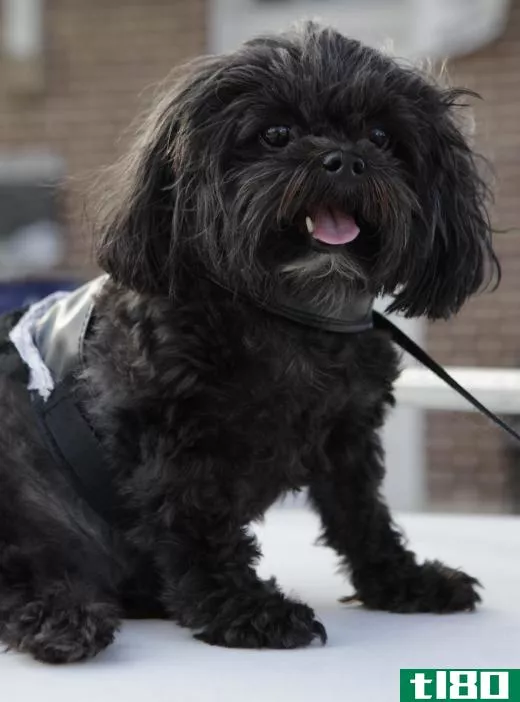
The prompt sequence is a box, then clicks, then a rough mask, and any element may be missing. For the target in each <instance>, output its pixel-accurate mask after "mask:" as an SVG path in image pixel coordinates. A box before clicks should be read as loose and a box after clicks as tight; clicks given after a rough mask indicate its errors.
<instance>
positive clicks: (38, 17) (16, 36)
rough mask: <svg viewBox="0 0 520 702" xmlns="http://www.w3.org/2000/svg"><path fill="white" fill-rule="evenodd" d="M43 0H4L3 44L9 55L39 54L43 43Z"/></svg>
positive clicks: (17, 57) (25, 55)
mask: <svg viewBox="0 0 520 702" xmlns="http://www.w3.org/2000/svg"><path fill="white" fill-rule="evenodd" d="M42 4H43V3H42V0H3V4H2V10H3V14H4V31H3V44H4V51H5V53H6V54H7V55H8V56H12V57H13V58H16V59H27V58H32V57H34V56H38V55H39V54H40V53H41V51H42V45H43V6H42Z"/></svg>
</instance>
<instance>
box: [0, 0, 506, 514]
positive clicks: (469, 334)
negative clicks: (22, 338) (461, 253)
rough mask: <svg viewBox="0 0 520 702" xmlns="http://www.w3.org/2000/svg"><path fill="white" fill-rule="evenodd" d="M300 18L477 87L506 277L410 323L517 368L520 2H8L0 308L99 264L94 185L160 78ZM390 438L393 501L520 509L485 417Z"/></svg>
mask: <svg viewBox="0 0 520 702" xmlns="http://www.w3.org/2000/svg"><path fill="white" fill-rule="evenodd" d="M302 17H307V18H309V17H312V18H318V19H322V20H323V21H324V22H327V23H330V24H333V25H334V26H336V27H337V28H338V29H340V30H342V31H344V33H346V34H349V35H351V36H355V37H358V38H360V39H363V40H364V41H366V42H368V43H370V44H372V45H374V46H391V47H392V50H393V52H394V53H395V54H396V55H398V56H402V57H406V58H412V59H423V58H430V59H432V60H433V61H435V62H441V61H442V60H443V59H445V58H447V59H449V63H448V68H449V74H450V77H451V81H452V82H454V83H457V84H462V85H464V86H467V87H469V88H472V89H474V90H476V91H477V92H478V93H480V94H481V95H482V97H483V98H484V100H483V101H482V102H477V103H476V104H475V106H474V111H475V120H476V140H477V145H478V148H479V150H480V151H481V152H482V153H483V154H484V155H486V156H487V157H488V158H489V159H490V160H491V162H492V163H493V165H494V167H495V171H496V180H497V183H496V204H495V208H494V212H493V221H494V225H495V227H496V228H497V229H501V230H505V232H504V233H501V234H498V235H497V236H496V248H497V251H498V254H499V257H500V259H501V262H502V266H503V282H502V284H501V286H500V288H499V289H498V291H497V292H495V293H493V294H487V295H482V296H480V297H478V298H476V299H475V300H473V301H471V302H470V303H469V304H468V305H467V306H466V307H465V309H464V310H463V312H462V313H461V314H460V315H459V316H458V317H457V319H455V320H453V321H450V322H449V323H441V322H439V323H436V324H435V325H429V324H426V323H425V322H423V321H421V320H419V321H414V322H408V323H407V329H408V330H409V331H410V333H411V334H412V335H413V336H414V337H415V338H417V339H419V340H420V341H421V342H422V343H424V344H425V346H426V347H427V349H428V350H429V352H430V353H431V354H432V355H433V356H434V357H435V358H436V359H437V360H439V361H440V362H442V363H444V364H448V365H461V366H467V365H471V366H484V367H485V366H495V367H511V368H516V367H519V366H520V324H519V312H518V310H519V301H520V235H519V234H518V230H517V229H515V228H517V227H518V226H519V224H520V0H510V1H509V0H189V2H188V1H187V0H0V311H2V310H4V309H7V308H9V307H12V306H14V305H17V304H19V303H20V302H22V301H24V302H25V301H27V300H30V299H37V298H38V297H41V296H43V295H44V294H46V293H47V292H50V291H52V290H54V289H56V288H57V287H60V288H63V287H72V286H74V285H76V284H77V283H78V282H81V281H83V280H85V279H87V278H88V277H90V276H92V275H94V274H95V273H96V269H95V266H94V264H93V261H92V255H91V237H92V224H91V221H90V219H89V208H88V205H86V204H85V203H86V193H87V191H88V188H89V187H90V185H91V184H92V181H93V179H94V178H95V177H96V176H97V175H98V174H99V172H100V170H101V169H102V167H103V166H105V165H108V164H110V163H111V162H112V161H113V160H114V159H115V158H117V156H118V155H120V154H121V153H122V152H123V151H124V150H125V146H126V144H127V142H128V140H129V139H131V137H132V128H131V127H130V125H131V123H132V121H133V120H134V119H135V118H136V117H137V116H138V115H139V113H140V112H141V111H142V110H143V109H145V108H146V106H147V104H148V103H149V101H150V100H151V99H152V98H153V94H154V89H153V86H154V84H156V83H157V82H158V81H160V80H162V79H163V78H164V77H165V76H166V75H167V74H168V73H169V71H170V70H171V68H172V67H173V66H174V65H175V64H176V63H178V62H180V61H183V60H185V59H187V58H189V57H192V56H195V55H197V54H200V53H202V52H206V51H210V52H217V51H224V50H229V49H232V48H234V47H235V46H236V45H237V44H238V43H240V41H241V40H243V39H245V38H247V37H248V36H250V35H252V34H256V33H258V32H260V31H262V30H266V29H269V30H279V29H283V28H286V27H287V26H288V25H289V24H291V23H292V22H293V21H295V20H297V19H300V18H302ZM510 419H512V420H513V421H514V420H515V418H510ZM385 440H386V444H387V449H388V455H389V477H388V484H387V493H388V496H389V499H390V502H391V503H392V504H393V506H395V507H397V508H400V509H404V510H426V509H428V510H430V511H431V510H439V511H476V512H520V494H519V493H520V490H519V486H518V480H519V477H518V476H519V475H520V449H519V447H515V446H513V445H512V444H511V443H510V442H509V441H508V440H507V439H506V438H505V436H504V435H503V434H502V433H501V432H499V430H497V429H495V428H494V427H493V426H492V425H490V424H489V422H488V421H487V420H485V419H483V418H481V417H479V416H478V415H476V414H469V413H465V412H457V413H453V412H442V411H440V412H422V411H421V410H416V409H410V408H406V407H403V408H398V409H397V410H396V411H395V412H394V414H393V416H392V418H391V421H390V423H389V426H388V427H387V430H386V433H385ZM515 475H516V478H515Z"/></svg>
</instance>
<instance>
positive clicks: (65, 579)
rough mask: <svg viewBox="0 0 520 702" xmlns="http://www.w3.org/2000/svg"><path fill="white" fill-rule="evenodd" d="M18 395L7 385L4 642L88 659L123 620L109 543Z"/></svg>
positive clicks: (1, 454)
mask: <svg viewBox="0 0 520 702" xmlns="http://www.w3.org/2000/svg"><path fill="white" fill-rule="evenodd" d="M13 399H14V395H13V394H12V393H11V392H10V388H9V386H8V385H7V384H5V383H3V382H0V413H1V417H2V424H1V426H0V641H1V642H2V643H4V644H5V645H6V646H7V647H8V648H10V649H14V650H18V651H24V652H27V653H30V654H31V655H33V656H34V657H35V658H36V659H38V660H41V661H47V662H51V663H61V662H69V661H77V660H81V659H83V658H88V657H91V656H93V655H95V654H96V653H98V652H99V651H100V650H102V649H103V648H105V647H106V646H107V645H108V644H109V643H110V642H111V641H112V638H113V635H114V631H115V629H116V628H117V625H118V612H117V604H116V599H115V597H114V594H113V593H114V587H113V584H112V573H111V565H110V562H111V559H110V557H109V552H108V545H107V543H106V541H105V539H104V537H103V535H102V533H101V531H100V529H99V528H98V527H97V526H96V524H95V520H92V519H90V518H89V517H88V516H87V515H86V514H85V513H84V512H83V508H82V506H81V505H80V504H79V503H78V499H77V498H75V496H74V494H73V491H70V490H69V491H67V486H66V484H65V482H66V481H65V479H64V477H63V476H61V475H58V474H54V473H53V466H51V465H49V464H48V461H47V459H46V457H45V451H44V450H43V447H42V446H41V444H40V439H39V437H38V434H37V433H36V432H35V430H34V426H33V425H32V423H31V422H30V421H28V420H27V418H28V417H30V416H31V415H30V413H29V408H28V407H27V406H24V404H23V402H22V403H20V401H19V396H18V397H17V401H16V402H13V401H11V400H13Z"/></svg>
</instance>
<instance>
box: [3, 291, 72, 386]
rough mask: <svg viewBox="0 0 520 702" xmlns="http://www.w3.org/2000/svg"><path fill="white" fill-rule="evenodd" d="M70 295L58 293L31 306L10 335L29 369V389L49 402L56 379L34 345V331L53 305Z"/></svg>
mask: <svg viewBox="0 0 520 702" xmlns="http://www.w3.org/2000/svg"><path fill="white" fill-rule="evenodd" d="M68 294H69V293H67V292H56V293H53V294H52V295H49V296H48V297H46V298H44V299H43V300H40V302H37V303H35V304H34V305H31V306H30V307H29V309H28V310H27V312H26V313H25V314H24V315H23V316H22V317H21V318H20V320H19V321H18V323H17V324H16V325H15V326H14V327H13V329H11V332H10V334H9V339H10V340H11V342H12V343H13V344H14V346H15V347H16V350H17V351H18V353H19V354H20V357H21V359H22V360H23V361H24V363H25V364H26V365H27V366H28V368H29V384H28V386H27V387H28V389H29V390H36V391H37V392H38V394H39V395H41V397H42V398H43V399H44V400H47V398H48V397H49V395H50V394H51V392H52V391H53V389H54V379H53V377H52V374H51V372H50V370H49V369H48V368H47V366H46V365H45V363H44V361H43V359H42V357H41V355H40V352H39V350H38V348H37V346H36V344H35V343H34V336H33V329H34V325H35V324H36V322H37V321H38V320H40V319H41V318H42V317H43V315H44V314H46V312H47V311H48V310H49V309H50V308H51V307H52V305H54V303H55V302H57V301H58V300H62V299H63V298H64V297H66V296H67V295H68Z"/></svg>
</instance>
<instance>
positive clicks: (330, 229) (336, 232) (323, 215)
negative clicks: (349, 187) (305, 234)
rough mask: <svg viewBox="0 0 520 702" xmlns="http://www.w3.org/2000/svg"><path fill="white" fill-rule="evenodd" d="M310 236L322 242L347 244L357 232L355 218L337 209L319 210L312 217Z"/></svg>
mask: <svg viewBox="0 0 520 702" xmlns="http://www.w3.org/2000/svg"><path fill="white" fill-rule="evenodd" d="M313 223H314V232H313V234H312V236H313V237H314V238H315V239H317V240H318V241H322V242H323V243H324V244H336V245H339V244H348V243H349V242H351V241H354V239H355V238H356V237H357V235H358V234H359V227H358V225H357V224H356V220H355V219H354V218H353V217H350V216H349V215H345V214H342V213H341V212H338V211H337V210H334V211H331V210H320V211H319V212H317V213H316V214H315V215H314V217H313Z"/></svg>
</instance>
